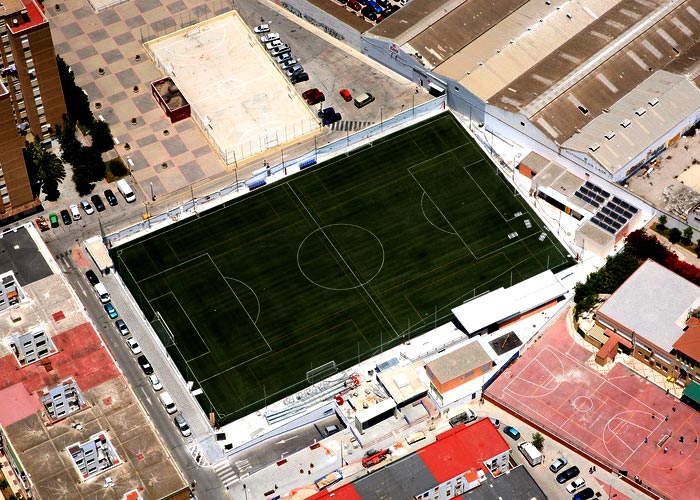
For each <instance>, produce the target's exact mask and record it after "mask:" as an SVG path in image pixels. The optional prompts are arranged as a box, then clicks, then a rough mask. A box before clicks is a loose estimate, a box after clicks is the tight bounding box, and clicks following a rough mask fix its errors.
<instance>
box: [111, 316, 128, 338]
mask: <svg viewBox="0 0 700 500" xmlns="http://www.w3.org/2000/svg"><path fill="white" fill-rule="evenodd" d="M114 326H116V327H117V330H119V333H121V334H122V335H124V336H126V335H129V334H131V331H130V330H129V327H128V326H126V323H124V320H123V319H118V320H117V321H115V322H114Z"/></svg>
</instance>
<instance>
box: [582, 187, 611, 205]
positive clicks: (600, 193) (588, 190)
mask: <svg viewBox="0 0 700 500" xmlns="http://www.w3.org/2000/svg"><path fill="white" fill-rule="evenodd" d="M574 196H576V197H577V198H579V199H580V200H583V201H585V202H586V203H588V204H589V205H593V206H594V207H596V208H599V207H600V206H601V205H603V204H604V203H605V202H606V200H607V199H608V198H610V193H608V192H607V191H606V190H605V189H603V188H601V187H598V186H596V185H595V184H593V183H592V182H590V181H586V184H584V185H583V186H581V187H580V188H578V190H577V191H576V192H575V193H574Z"/></svg>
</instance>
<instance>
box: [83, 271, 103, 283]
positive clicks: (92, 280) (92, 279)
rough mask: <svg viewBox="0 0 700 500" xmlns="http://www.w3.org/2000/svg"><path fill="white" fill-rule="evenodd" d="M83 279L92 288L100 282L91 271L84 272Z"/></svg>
mask: <svg viewBox="0 0 700 500" xmlns="http://www.w3.org/2000/svg"><path fill="white" fill-rule="evenodd" d="M85 277H86V278H87V280H88V281H89V282H90V284H91V285H92V286H95V285H97V284H98V283H99V282H100V279H99V278H98V277H97V275H96V274H95V271H93V270H92V269H88V270H87V271H85Z"/></svg>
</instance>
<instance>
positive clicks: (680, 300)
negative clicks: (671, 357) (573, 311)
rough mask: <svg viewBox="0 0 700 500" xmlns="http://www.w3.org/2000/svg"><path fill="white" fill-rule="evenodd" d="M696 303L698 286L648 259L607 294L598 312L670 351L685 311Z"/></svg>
mask: <svg viewBox="0 0 700 500" xmlns="http://www.w3.org/2000/svg"><path fill="white" fill-rule="evenodd" d="M698 304H700V287H697V286H696V285H694V284H692V283H691V282H690V281H687V280H685V279H684V278H681V277H680V276H678V275H677V274H675V273H674V272H672V271H669V270H668V269H666V268H665V267H663V266H661V265H659V264H657V263H656V262H654V261H652V260H648V261H646V262H645V263H644V264H642V266H641V267H640V268H639V269H637V270H636V271H635V272H634V274H632V276H630V277H629V278H628V279H627V281H625V282H624V283H623V284H622V286H621V287H620V288H618V289H617V291H616V292H615V293H613V294H612V295H611V296H610V298H609V299H608V300H607V301H606V302H605V304H603V305H602V306H601V307H600V309H599V310H598V315H599V316H600V317H601V319H602V320H603V321H605V319H606V318H609V319H611V320H613V321H615V322H617V323H619V324H620V325H622V326H624V327H625V328H626V329H627V330H631V331H634V332H636V333H637V334H638V335H639V336H641V337H642V338H645V339H648V340H649V341H651V342H653V343H654V344H656V345H657V346H659V347H661V348H662V349H664V350H666V351H667V352H671V349H672V347H673V343H674V342H675V341H676V340H678V338H679V337H680V336H681V335H682V334H683V328H684V327H685V321H686V318H687V315H688V311H689V310H690V309H693V308H695V307H697V306H698ZM642 342H643V341H642Z"/></svg>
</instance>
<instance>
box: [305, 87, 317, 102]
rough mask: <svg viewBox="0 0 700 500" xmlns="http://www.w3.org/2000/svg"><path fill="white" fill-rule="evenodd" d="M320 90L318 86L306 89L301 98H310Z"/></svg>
mask: <svg viewBox="0 0 700 500" xmlns="http://www.w3.org/2000/svg"><path fill="white" fill-rule="evenodd" d="M319 92H320V90H318V89H317V88H316V87H314V88H312V89H309V90H306V91H304V93H303V94H301V98H302V99H308V98H309V97H311V96H312V95H314V94H317V93H319Z"/></svg>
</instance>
